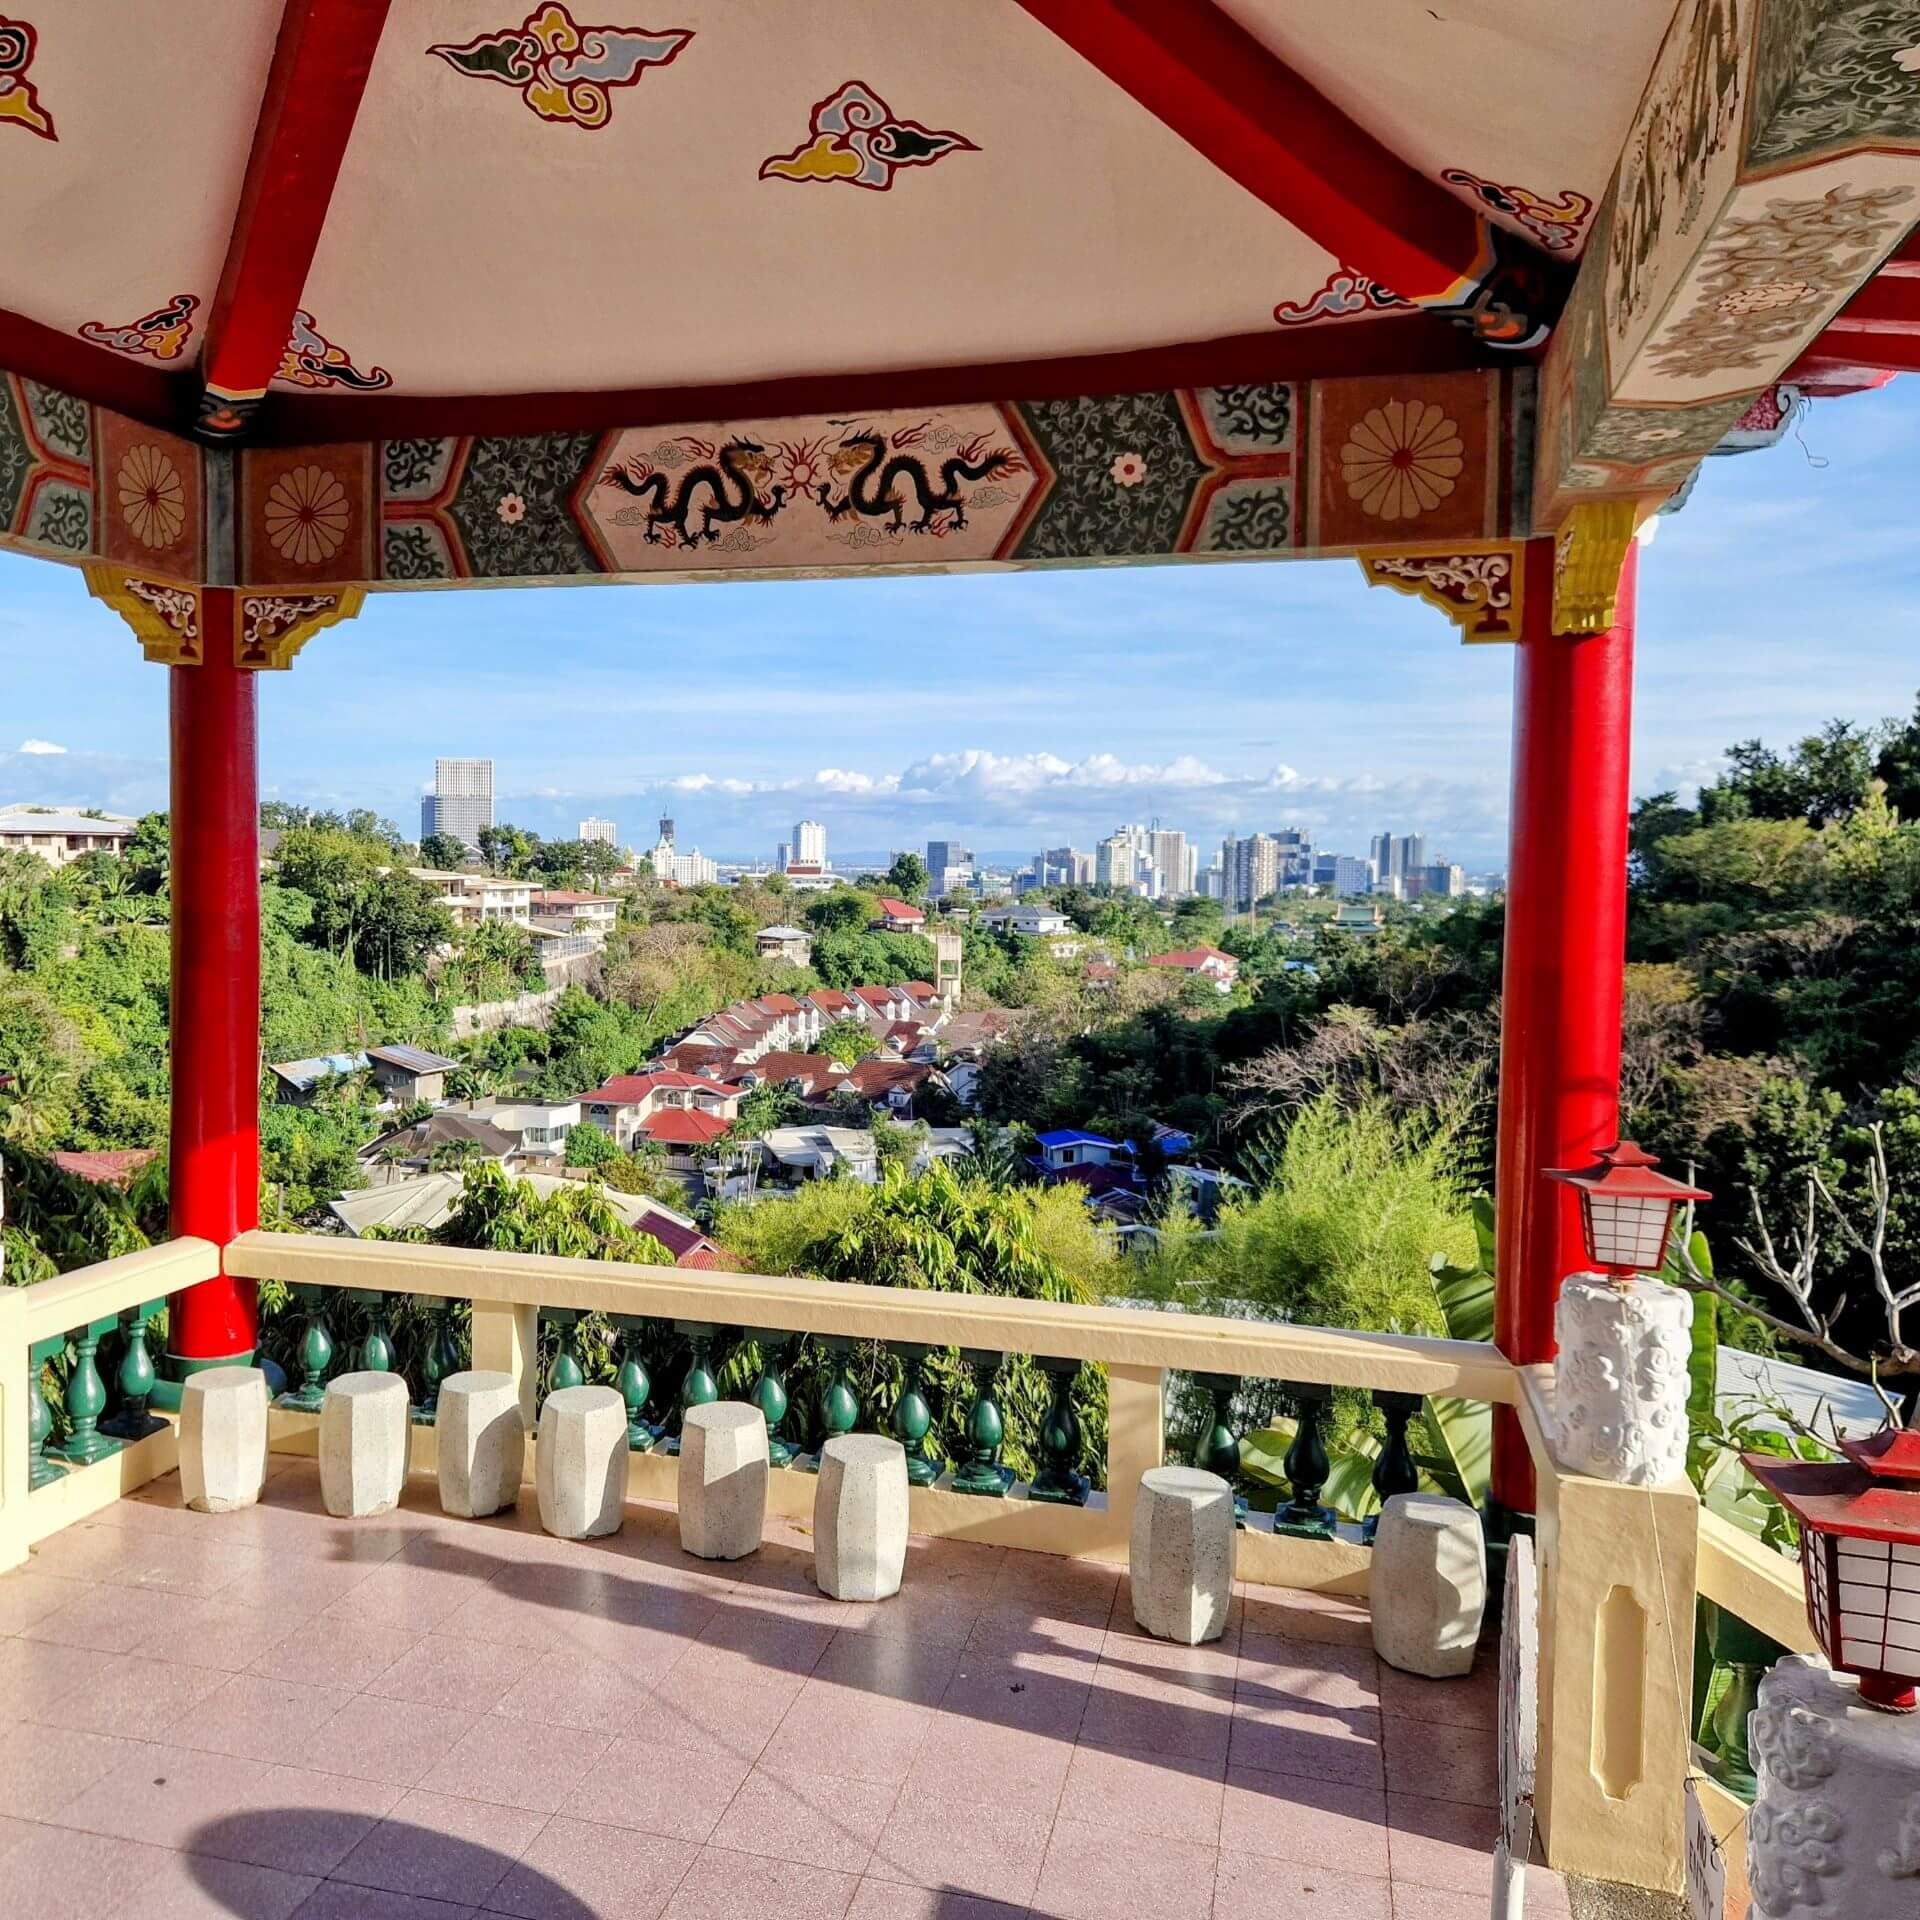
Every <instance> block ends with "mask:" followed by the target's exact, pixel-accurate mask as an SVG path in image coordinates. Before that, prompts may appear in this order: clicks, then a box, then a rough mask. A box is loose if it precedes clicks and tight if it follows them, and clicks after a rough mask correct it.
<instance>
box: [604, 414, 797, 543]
mask: <svg viewBox="0 0 1920 1920" xmlns="http://www.w3.org/2000/svg"><path fill="white" fill-rule="evenodd" d="M673 444H675V445H677V446H679V447H681V448H683V449H684V450H685V451H686V452H687V453H689V454H691V455H693V456H694V457H695V459H696V460H697V461H698V464H697V465H695V466H692V467H689V468H687V469H686V471H685V472H683V473H681V474H680V475H679V476H678V481H677V484H676V479H675V476H674V475H673V474H672V473H671V472H670V471H668V470H667V469H664V468H661V467H656V466H654V465H653V464H652V463H651V462H649V461H646V460H629V461H627V462H626V463H625V464H624V465H620V466H613V467H608V468H607V469H606V471H605V472H604V473H602V474H601V476H600V484H601V485H602V486H603V487H615V488H618V489H619V490H620V491H621V492H623V493H630V494H632V495H633V497H634V498H635V499H636V500H645V501H648V502H649V503H650V504H649V505H648V507H647V509H646V520H645V530H644V533H643V536H642V537H643V538H644V539H645V540H646V542H647V544H648V545H649V546H658V545H659V544H661V542H662V541H663V540H664V541H665V542H666V544H667V545H669V546H686V547H690V546H695V545H697V544H698V543H699V542H700V541H702V540H705V541H708V542H710V543H711V542H713V541H717V540H718V539H719V538H720V534H719V533H718V532H717V531H716V530H715V524H714V523H715V522H716V521H718V522H719V523H721V525H723V526H733V525H738V524H741V523H743V522H744V523H757V524H758V525H760V526H766V525H767V524H768V523H769V522H771V521H772V519H773V517H774V516H775V515H776V514H777V513H779V512H780V510H781V509H782V508H783V507H784V506H785V505H786V504H787V499H788V489H787V487H786V485H785V484H784V483H781V482H777V481H775V479H774V477H773V473H774V467H773V461H772V459H771V457H770V456H769V455H768V453H767V450H766V448H765V447H764V446H762V445H761V444H760V442H759V441H757V440H748V439H743V438H736V439H732V440H729V441H727V442H726V443H725V444H724V445H722V446H720V447H718V448H716V447H714V445H713V444H712V443H711V442H710V441H705V440H698V439H695V438H693V437H692V436H691V435H684V434H683V435H682V436H681V437H680V439H679V440H678V441H677V442H675V443H673ZM702 494H704V495H705V496H706V497H705V502H704V504H699V515H700V524H699V525H698V526H697V527H696V526H693V525H692V524H691V521H692V518H693V514H694V511H695V507H696V504H697V503H699V502H700V498H701V495H702ZM662 528H664V529H665V530H666V531H665V533H662V531H661V529H662Z"/></svg>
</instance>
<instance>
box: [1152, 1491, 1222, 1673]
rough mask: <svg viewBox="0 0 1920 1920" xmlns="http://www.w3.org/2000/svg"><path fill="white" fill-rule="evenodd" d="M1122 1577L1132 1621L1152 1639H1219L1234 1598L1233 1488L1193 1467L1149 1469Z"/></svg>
mask: <svg viewBox="0 0 1920 1920" xmlns="http://www.w3.org/2000/svg"><path fill="white" fill-rule="evenodd" d="M1127 1570H1128V1579H1129V1585H1130V1586H1131V1587H1132V1589H1133V1617H1134V1620H1135V1621H1136V1622H1137V1623H1138V1624H1139V1625H1140V1626H1142V1627H1144V1628H1145V1629H1146V1630H1147V1632H1149V1633H1150V1634H1152V1635H1153V1636H1154V1637H1155V1638H1156V1639H1158V1640H1177V1641H1179V1642H1180V1644H1181V1645H1182V1646H1188V1647H1197V1646H1198V1645H1199V1644H1200V1643H1201V1642H1202V1641H1203V1640H1218V1639H1219V1638H1220V1636H1221V1634H1223V1633H1224V1632H1225V1631H1226V1628H1227V1608H1228V1606H1229V1604H1230V1603H1231V1602H1232V1599H1233V1489H1232V1488H1231V1487H1230V1486H1228V1485H1227V1483H1226V1482H1225V1481H1224V1480H1223V1479H1221V1477H1220V1476H1219V1475H1218V1474H1217V1473H1203V1472H1202V1471H1201V1470H1200V1469H1199V1468H1198V1467H1149V1468H1148V1469H1147V1471H1146V1472H1145V1473H1143V1474H1142V1475H1141V1476H1140V1491H1139V1493H1138V1495H1137V1496H1136V1497H1135V1499H1134V1503H1133V1538H1132V1541H1131V1545H1130V1551H1129V1553H1128V1557H1127Z"/></svg>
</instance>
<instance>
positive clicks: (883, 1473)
mask: <svg viewBox="0 0 1920 1920" xmlns="http://www.w3.org/2000/svg"><path fill="white" fill-rule="evenodd" d="M906 1568H907V1450H906V1448H904V1447H903V1446H902V1445H901V1444H900V1442H899V1441H898V1440H889V1439H888V1438H887V1436H886V1435H885V1434H883V1433H842V1434H836V1435H835V1436H834V1438H833V1439H831V1440H829V1441H828V1442H827V1444H826V1445H825V1446H824V1447H822V1448H821V1449H820V1476H819V1480H818V1482H817V1483H816V1484H815V1486H814V1490H813V1580H814V1584H815V1585H816V1586H817V1587H818V1588H819V1589H820V1591H821V1592H822V1593H824V1594H826V1595H828V1596H829V1597H830V1598H832V1599H835V1600H887V1599H890V1598H891V1597H892V1596H893V1595H894V1594H896V1593H898V1592H899V1591H900V1581H901V1577H902V1576H903V1575H904V1574H905V1572H906Z"/></svg>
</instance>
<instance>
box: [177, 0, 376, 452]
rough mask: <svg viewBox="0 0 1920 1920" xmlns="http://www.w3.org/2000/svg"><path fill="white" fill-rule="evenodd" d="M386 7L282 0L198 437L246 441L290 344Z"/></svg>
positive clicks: (340, 0) (356, 1)
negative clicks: (295, 316)
mask: <svg viewBox="0 0 1920 1920" xmlns="http://www.w3.org/2000/svg"><path fill="white" fill-rule="evenodd" d="M389 4H390V0H286V11H285V12H284V13H283V14H282V16H281V21H280V37H279V39H278V41H277V42H276V43H275V46H274V50H273V65H272V68H271V69H270V71H269V73H268V75H267V87H266V93H265V95H264V96H263V98H262V101H261V106H260V118H259V120H258V121H257V122H256V123H255V125H254V130H253V150H252V152H251V153H250V154H249V155H248V156H247V171H246V177H245V180H244V182H243V184H242V186H241V190H240V205H239V210H238V212H237V213H236V214H235V216H234V222H233V233H232V236H231V237H230V239H229V240H228V243H227V258H226V265H225V267H224V268H223V269H222V271H221V275H220V285H219V290H218V291H217V292H216V293H215V295H214V298H213V305H212V307H211V308H210V309H209V311H208V314H207V332H206V348H205V352H204V354H203V356H202V359H201V376H202V384H203V390H202V393H201V399H200V409H199V424H198V431H199V433H200V434H201V436H202V437H203V438H205V439H209V440H232V439H237V438H239V437H241V436H242V435H244V433H245V432H246V429H247V423H248V421H249V420H250V419H251V417H252V415H253V413H254V412H255V410H256V409H257V408H258V407H259V405H260V402H261V400H262V399H263V398H264V397H265V395H266V391H267V386H268V383H269V382H270V381H271V380H272V379H273V377H274V375H275V373H277V372H278V371H279V368H280V365H281V362H282V361H283V359H284V358H285V356H286V353H287V349H288V345H289V343H290V341H291V339H292V336H293V328H294V314H295V313H296V311H297V310H298V309H299V306H300V298H301V295H302V294H303V293H304V291H305V290H306V284H307V274H308V272H309V270H310V269H311V267H312V265H313V256H314V250H315V249H316V248H317V247H318V246H319V244H320V232H321V229H322V227H323V226H324V225H325V224H326V218H327V207H328V205H329V203H330V202H331V200H332V198H333V187H334V182H335V180H337V179H338V177H339V174H340V162H341V160H342V159H343V157H344V156H345V154H346V150H347V141H348V140H349V139H350V138H351V136H352V133H353V123H354V117H355V115H356V114H357V113H358V112H359V110H360V100H361V96H362V95H363V94H364V93H365V91H366V85H367V74H368V72H369V70H370V69H371V67H372V65H373V56H374V50H375V48H376V47H377V46H378V45H379V42H380V29H381V28H382V27H383V26H384V25H385V24H386V18H387V8H388V5H389Z"/></svg>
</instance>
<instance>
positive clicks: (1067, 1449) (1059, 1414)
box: [1031, 1360, 1087, 1507]
mask: <svg viewBox="0 0 1920 1920" xmlns="http://www.w3.org/2000/svg"><path fill="white" fill-rule="evenodd" d="M1040 1371H1041V1372H1042V1373H1044V1374H1045V1375H1046V1376H1047V1384H1048V1386H1049V1387H1050V1388H1051V1389H1052V1394H1053V1397H1052V1398H1051V1399H1050V1400H1049V1401H1048V1403H1047V1413H1046V1418H1045V1419H1044V1420H1042V1421H1041V1423H1040V1458H1041V1460H1042V1462H1043V1464H1042V1466H1041V1468H1040V1471H1039V1472H1038V1473H1037V1474H1035V1475H1034V1478H1033V1487H1032V1489H1031V1492H1032V1496H1033V1498H1034V1499H1036V1500H1050V1501H1052V1502H1054V1503H1055V1504H1056V1505H1058V1506H1066V1507H1084V1506H1085V1505H1086V1504H1087V1476H1086V1475H1085V1474H1084V1473H1081V1472H1080V1471H1079V1462H1080V1442H1081V1437H1082V1436H1081V1429H1080V1416H1079V1414H1078V1413H1076V1412H1075V1411H1074V1405H1073V1389H1074V1384H1075V1382H1076V1381H1078V1380H1079V1378H1080V1362H1079V1361H1078V1360H1042V1361H1041V1362H1040Z"/></svg>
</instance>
